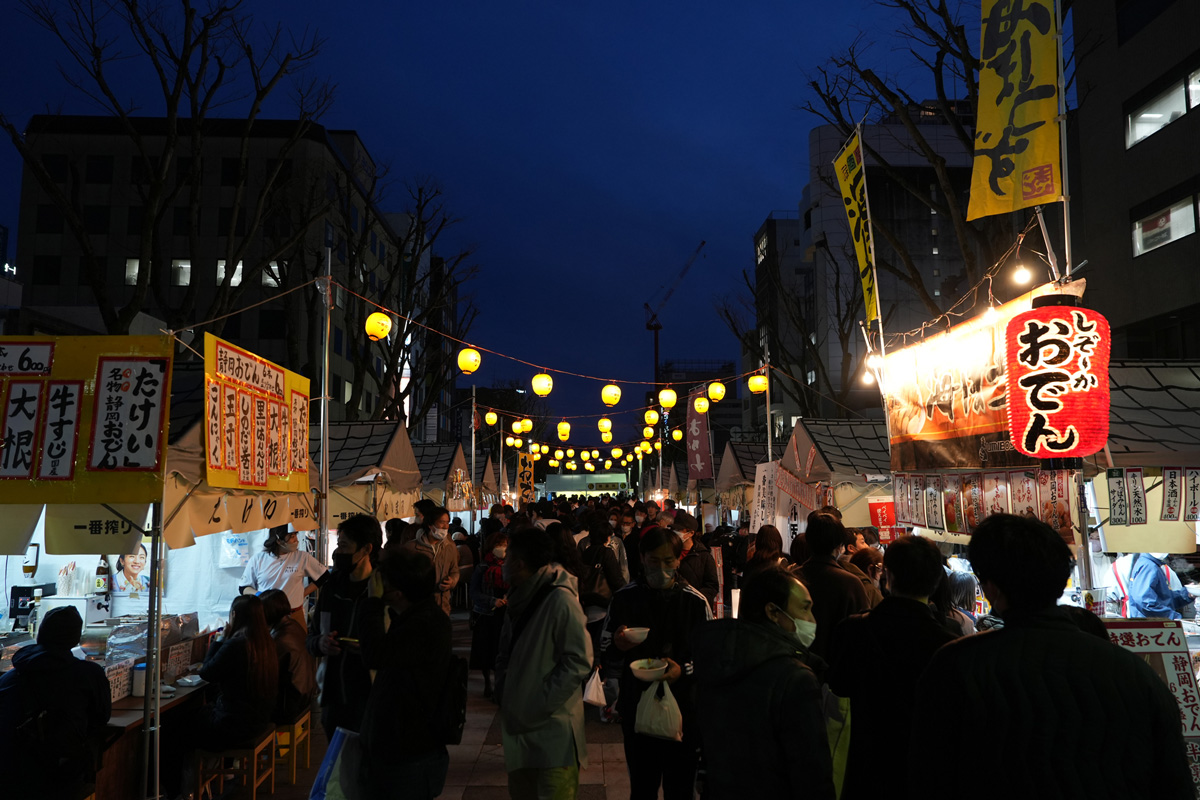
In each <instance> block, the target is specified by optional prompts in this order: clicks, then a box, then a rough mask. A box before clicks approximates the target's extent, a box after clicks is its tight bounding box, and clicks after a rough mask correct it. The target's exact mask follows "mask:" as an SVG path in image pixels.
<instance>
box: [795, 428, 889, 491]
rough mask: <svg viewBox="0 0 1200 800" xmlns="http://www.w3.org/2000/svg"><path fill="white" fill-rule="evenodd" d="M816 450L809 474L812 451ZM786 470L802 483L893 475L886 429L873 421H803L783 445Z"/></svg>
mask: <svg viewBox="0 0 1200 800" xmlns="http://www.w3.org/2000/svg"><path fill="white" fill-rule="evenodd" d="M813 447H815V448H816V451H817V452H816V455H815V457H814V458H813V465H812V469H811V470H808V471H806V470H805V467H806V466H807V464H808V454H809V452H810V449H811V448H813ZM782 464H783V467H784V469H786V470H788V471H789V472H791V473H792V474H793V475H796V476H798V477H800V478H802V479H803V480H809V481H828V480H833V479H834V478H835V477H843V478H845V477H850V476H861V475H864V474H882V475H889V474H891V471H892V467H891V455H890V453H889V450H888V435H887V425H886V424H885V423H884V422H883V420H871V419H801V420H799V422H798V423H797V424H796V427H795V428H794V429H793V430H792V438H791V439H790V440H789V441H788V443H787V444H786V445H784V452H783V456H782Z"/></svg>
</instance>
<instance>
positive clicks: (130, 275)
mask: <svg viewBox="0 0 1200 800" xmlns="http://www.w3.org/2000/svg"><path fill="white" fill-rule="evenodd" d="M137 276H138V260H137V259H136V258H127V259H125V285H126V286H137Z"/></svg>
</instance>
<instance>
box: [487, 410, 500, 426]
mask: <svg viewBox="0 0 1200 800" xmlns="http://www.w3.org/2000/svg"><path fill="white" fill-rule="evenodd" d="M483 421H484V422H486V423H487V424H488V425H495V424H496V423H497V422H499V421H500V417H498V416H496V412H495V411H489V412H487V413H486V414H484V415H483Z"/></svg>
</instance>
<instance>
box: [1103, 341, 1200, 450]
mask: <svg viewBox="0 0 1200 800" xmlns="http://www.w3.org/2000/svg"><path fill="white" fill-rule="evenodd" d="M1108 375H1109V386H1110V387H1111V390H1112V400H1111V410H1110V412H1109V431H1108V448H1109V453H1110V454H1111V455H1112V460H1113V464H1114V465H1116V466H1122V467H1136V466H1151V467H1153V466H1186V465H1196V464H1200V361H1113V362H1112V363H1111V364H1110V365H1109V368H1108Z"/></svg>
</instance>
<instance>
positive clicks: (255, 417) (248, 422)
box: [204, 333, 309, 492]
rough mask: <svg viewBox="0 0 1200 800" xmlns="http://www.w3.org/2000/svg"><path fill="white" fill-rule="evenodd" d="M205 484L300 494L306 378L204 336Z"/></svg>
mask: <svg viewBox="0 0 1200 800" xmlns="http://www.w3.org/2000/svg"><path fill="white" fill-rule="evenodd" d="M204 388H205V392H204V396H205V402H204V450H205V454H206V456H205V460H206V462H207V464H208V483H209V485H210V486H218V487H222V488H227V489H255V490H259V491H272V492H307V491H308V490H309V479H308V400H309V398H308V378H305V377H303V376H301V375H297V374H296V373H294V372H290V371H288V370H286V369H284V368H283V367H280V366H278V365H276V364H272V363H271V362H270V361H267V360H266V359H265V358H260V357H259V356H256V355H255V354H254V353H251V352H249V351H248V350H243V349H242V348H240V347H235V346H234V345H232V344H230V343H229V342H226V341H224V340H223V339H218V338H217V337H215V336H213V335H212V334H209V333H206V334H204Z"/></svg>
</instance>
